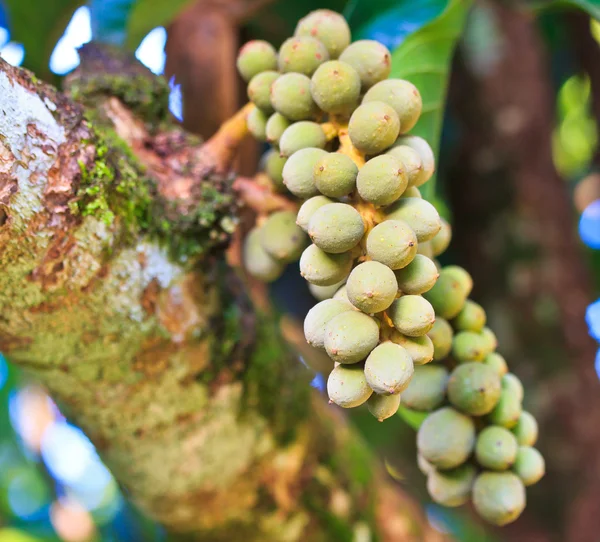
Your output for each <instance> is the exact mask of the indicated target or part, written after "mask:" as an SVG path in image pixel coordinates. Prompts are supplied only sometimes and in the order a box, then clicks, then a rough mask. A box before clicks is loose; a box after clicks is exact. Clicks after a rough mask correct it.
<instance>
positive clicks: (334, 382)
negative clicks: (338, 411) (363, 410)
mask: <svg viewBox="0 0 600 542" xmlns="http://www.w3.org/2000/svg"><path fill="white" fill-rule="evenodd" d="M327 394H328V395H329V400H330V401H331V402H332V403H335V404H336V405H338V406H341V407H343V408H354V407H357V406H359V405H362V404H363V403H365V402H366V401H367V400H368V399H369V397H371V395H372V394H373V390H372V389H371V388H369V385H368V384H367V379H366V378H365V373H364V371H363V368H362V366H361V365H338V366H337V367H335V368H334V369H333V371H331V373H329V377H328V378H327Z"/></svg>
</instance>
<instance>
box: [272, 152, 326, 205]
mask: <svg viewBox="0 0 600 542" xmlns="http://www.w3.org/2000/svg"><path fill="white" fill-rule="evenodd" d="M324 154H326V153H325V151H324V150H322V149H313V148H311V149H302V150H299V151H298V152H295V153H294V154H293V156H290V157H289V158H288V159H287V162H286V163H285V165H284V166H283V174H282V175H283V184H285V186H286V187H287V189H288V190H289V191H290V192H291V193H292V194H294V196H296V197H297V198H301V199H308V198H310V197H312V196H316V195H318V193H319V191H318V190H317V187H316V186H315V183H314V181H313V168H314V167H315V164H316V163H317V161H318V160H319V158H321V157H322V156H323V155H324Z"/></svg>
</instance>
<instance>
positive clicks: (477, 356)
mask: <svg viewBox="0 0 600 542" xmlns="http://www.w3.org/2000/svg"><path fill="white" fill-rule="evenodd" d="M485 346H486V345H485V340H484V339H483V338H482V337H481V335H480V334H479V333H476V332H474V331H460V332H458V333H457V334H456V335H454V339H453V340H452V354H453V355H454V357H455V358H456V359H457V360H458V361H460V362H463V361H483V360H484V359H485V357H486V356H487V355H488V353H489V352H488V350H487V349H486V347H485Z"/></svg>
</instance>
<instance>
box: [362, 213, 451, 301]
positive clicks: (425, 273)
mask: <svg viewBox="0 0 600 542" xmlns="http://www.w3.org/2000/svg"><path fill="white" fill-rule="evenodd" d="M393 222H396V221H395V220H386V221H385V222H382V223H381V224H380V225H383V224H390V223H393ZM377 227H379V226H377ZM411 231H412V229H411ZM413 235H414V233H413ZM415 245H416V243H415ZM368 246H369V245H368V238H367V247H368ZM367 250H368V248H367ZM395 275H396V280H397V281H398V288H399V289H400V291H401V292H402V293H403V294H410V295H420V294H423V293H425V292H427V291H429V290H431V288H433V285H434V284H435V282H436V281H437V279H438V277H439V276H440V274H439V272H438V270H437V267H436V266H435V264H434V263H433V261H432V260H431V259H430V258H428V257H427V256H423V255H422V254H416V255H415V256H414V259H413V260H412V261H411V262H410V263H409V264H408V265H407V266H406V267H403V268H402V269H398V270H396V271H395Z"/></svg>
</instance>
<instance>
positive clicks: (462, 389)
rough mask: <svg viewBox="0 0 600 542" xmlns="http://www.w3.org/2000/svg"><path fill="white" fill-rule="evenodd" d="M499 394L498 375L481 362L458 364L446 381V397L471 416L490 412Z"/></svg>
mask: <svg viewBox="0 0 600 542" xmlns="http://www.w3.org/2000/svg"><path fill="white" fill-rule="evenodd" d="M500 394H501V385H500V377H499V376H498V375H497V374H496V372H495V371H494V370H493V369H492V368H491V367H488V366H487V365H484V364H483V363H476V362H469V363H462V364H461V365H458V366H457V367H456V368H455V369H454V370H453V371H452V374H451V375H450V380H449V381H448V399H449V400H450V402H451V403H452V404H453V405H454V406H455V407H456V408H458V409H459V410H461V411H462V412H465V413H467V414H470V415H471V416H483V415H484V414H488V413H489V412H491V411H492V409H493V408H494V407H495V406H496V404H497V403H498V400H499V399H500Z"/></svg>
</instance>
